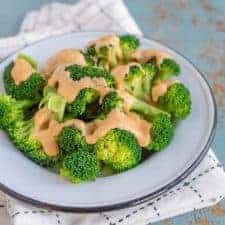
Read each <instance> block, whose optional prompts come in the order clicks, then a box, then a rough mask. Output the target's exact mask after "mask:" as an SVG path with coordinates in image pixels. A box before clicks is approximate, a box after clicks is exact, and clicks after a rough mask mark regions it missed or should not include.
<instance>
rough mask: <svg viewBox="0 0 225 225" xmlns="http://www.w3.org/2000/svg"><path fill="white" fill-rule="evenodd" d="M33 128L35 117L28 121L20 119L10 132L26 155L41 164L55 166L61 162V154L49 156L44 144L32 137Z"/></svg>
mask: <svg viewBox="0 0 225 225" xmlns="http://www.w3.org/2000/svg"><path fill="white" fill-rule="evenodd" d="M33 129H34V121H33V119H31V120H28V121H24V120H18V121H17V122H16V123H15V125H14V127H12V128H10V129H9V132H8V133H9V137H10V139H11V140H12V142H13V143H14V144H15V145H16V146H17V147H18V149H19V150H20V151H21V152H22V153H23V154H24V155H25V156H27V157H28V158H30V159H31V160H32V161H34V162H36V163H37V164H39V165H41V166H44V167H49V168H54V167H55V166H56V164H57V163H59V161H60V157H61V155H60V154H58V155H57V156H48V155H47V154H46V153H45V152H44V150H43V147H42V144H41V143H40V142H39V141H38V140H36V139H35V138H33V137H32V135H31V133H32V130H33Z"/></svg>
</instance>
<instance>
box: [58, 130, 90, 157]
mask: <svg viewBox="0 0 225 225" xmlns="http://www.w3.org/2000/svg"><path fill="white" fill-rule="evenodd" d="M58 142H59V147H60V150H61V151H62V152H63V155H67V154H68V153H72V152H75V151H78V150H89V145H88V144H87V143H86V142H85V139H84V137H83V135H82V134H81V132H80V131H79V130H78V129H77V128H76V127H75V126H68V127H64V128H63V129H62V130H61V132H60V133H59V136H58Z"/></svg>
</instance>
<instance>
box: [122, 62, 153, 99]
mask: <svg viewBox="0 0 225 225" xmlns="http://www.w3.org/2000/svg"><path fill="white" fill-rule="evenodd" d="M155 74H156V67H155V66H153V65H152V64H144V65H142V66H141V67H139V66H131V67H130V69H129V72H128V73H127V74H126V75H125V78H124V86H125V89H126V90H127V91H128V92H129V93H130V94H132V95H134V96H135V97H137V98H139V99H141V100H144V101H149V99H150V91H151V86H152V80H153V78H154V76H155Z"/></svg>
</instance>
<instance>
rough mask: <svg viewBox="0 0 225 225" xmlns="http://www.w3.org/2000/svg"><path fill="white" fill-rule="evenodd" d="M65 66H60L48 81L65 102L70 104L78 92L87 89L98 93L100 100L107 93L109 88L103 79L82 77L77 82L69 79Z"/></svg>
mask: <svg viewBox="0 0 225 225" xmlns="http://www.w3.org/2000/svg"><path fill="white" fill-rule="evenodd" d="M65 67H66V65H65V64H64V65H60V66H58V67H57V69H56V70H55V71H54V73H53V74H52V76H51V78H50V79H49V80H48V85H49V86H52V87H56V88H57V92H58V93H59V94H60V95H61V96H63V97H64V98H65V100H66V101H67V102H72V101H73V100H74V99H75V98H76V96H77V95H78V94H79V92H80V90H82V89H83V88H86V87H89V88H94V89H95V90H97V91H98V92H99V95H100V100H102V98H103V97H104V96H105V95H106V94H107V93H108V92H109V91H111V88H109V87H107V85H106V82H105V80H104V79H103V78H90V77H84V78H81V79H80V80H78V81H74V80H72V79H71V78H70V73H69V72H68V71H65Z"/></svg>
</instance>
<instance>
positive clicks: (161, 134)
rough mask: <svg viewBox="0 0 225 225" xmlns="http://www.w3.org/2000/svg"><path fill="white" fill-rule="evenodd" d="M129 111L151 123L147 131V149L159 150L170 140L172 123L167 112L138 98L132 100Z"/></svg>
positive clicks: (172, 130) (172, 131) (172, 129)
mask: <svg viewBox="0 0 225 225" xmlns="http://www.w3.org/2000/svg"><path fill="white" fill-rule="evenodd" d="M130 111H132V112H135V113H137V114H139V115H140V116H141V117H142V118H143V119H145V120H147V121H149V122H150V123H151V124H152V127H151V129H150V131H149V132H150V137H151V142H150V143H149V145H148V147H147V149H148V150H153V151H159V150H161V149H163V148H165V147H166V146H167V145H168V144H169V143H170V142H171V140H172V138H173V133H174V125H173V122H172V120H171V115H170V114H169V113H167V112H165V111H163V110H160V109H158V108H156V107H155V106H152V105H149V104H147V103H145V102H142V101H140V100H136V102H134V104H133V105H132V107H131V109H130Z"/></svg>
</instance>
